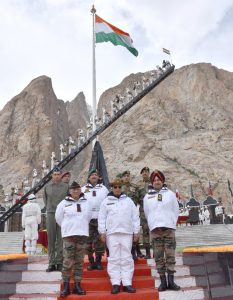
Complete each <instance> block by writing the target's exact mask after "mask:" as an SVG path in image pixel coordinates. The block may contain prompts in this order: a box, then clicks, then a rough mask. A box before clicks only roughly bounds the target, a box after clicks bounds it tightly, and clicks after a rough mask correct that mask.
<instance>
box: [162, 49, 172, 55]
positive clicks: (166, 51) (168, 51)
mask: <svg viewBox="0 0 233 300" xmlns="http://www.w3.org/2000/svg"><path fill="white" fill-rule="evenodd" d="M163 52H164V53H167V54H169V55H170V54H171V53H170V50H167V49H165V48H163Z"/></svg>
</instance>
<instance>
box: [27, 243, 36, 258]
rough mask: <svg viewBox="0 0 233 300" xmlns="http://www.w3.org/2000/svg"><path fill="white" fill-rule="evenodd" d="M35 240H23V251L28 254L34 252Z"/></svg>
mask: <svg viewBox="0 0 233 300" xmlns="http://www.w3.org/2000/svg"><path fill="white" fill-rule="evenodd" d="M36 242H37V241H36V240H25V252H26V253H27V254H28V255H30V254H32V255H34V254H35V253H36Z"/></svg>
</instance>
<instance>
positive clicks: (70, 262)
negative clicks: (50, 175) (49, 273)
mask: <svg viewBox="0 0 233 300" xmlns="http://www.w3.org/2000/svg"><path fill="white" fill-rule="evenodd" d="M69 192H70V195H69V196H67V197H66V198H65V199H64V200H62V201H61V202H60V203H59V204H58V206H57V209H56V213H55V218H56V221H57V223H58V224H59V226H61V232H62V238H63V267H62V279H63V282H64V288H63V290H62V292H61V295H60V296H61V297H65V296H67V295H69V294H70V287H69V283H70V277H71V272H72V269H73V272H74V290H73V293H74V294H78V295H85V294H86V292H85V291H84V290H83V289H82V288H81V286H80V282H81V280H82V274H83V262H84V255H85V252H86V247H87V245H86V243H87V237H88V235H89V221H90V219H91V215H92V211H91V204H90V203H89V202H88V201H87V199H85V198H84V194H83V193H81V187H80V185H79V184H78V183H77V182H75V181H74V182H73V183H72V184H71V185H70V188H69Z"/></svg>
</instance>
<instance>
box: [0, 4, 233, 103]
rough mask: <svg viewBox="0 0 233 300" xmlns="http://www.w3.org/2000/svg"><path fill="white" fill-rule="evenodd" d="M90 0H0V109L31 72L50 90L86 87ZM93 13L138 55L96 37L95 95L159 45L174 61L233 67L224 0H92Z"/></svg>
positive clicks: (148, 61)
mask: <svg viewBox="0 0 233 300" xmlns="http://www.w3.org/2000/svg"><path fill="white" fill-rule="evenodd" d="M92 2H93V1H89V0H86V1H84V0H83V1H81V0H80V1H77V0H1V1H0V36H1V39H0V82H1V86H0V109H1V108H2V107H3V105H4V104H6V102H7V101H9V100H10V99H11V98H12V97H13V96H15V95H16V94H18V93H19V92H20V91H21V90H22V89H23V88H24V87H25V86H26V85H27V84H28V83H29V82H30V81H31V80H32V79H34V78H35V77H37V76H40V75H47V76H49V77H51V78H52V81H53V87H54V91H55V93H56V95H57V97H58V98H60V99H63V100H72V99H73V98H74V97H75V96H76V95H77V94H78V93H79V92H80V91H84V93H85V95H86V97H87V100H88V101H89V102H90V103H91V95H92V91H91V90H92V82H91V80H92V17H91V13H90V9H91V6H92ZM94 3H95V6H96V8H97V13H98V14H99V15H100V16H101V17H102V18H104V19H106V20H107V21H108V22H110V23H112V24H114V25H115V26H117V27H120V28H121V29H123V30H125V31H127V32H129V33H130V34H131V36H132V38H133V40H134V45H135V47H136V48H137V49H138V50H139V56H138V57H137V58H135V57H134V56H133V55H132V54H131V53H130V52H128V51H127V50H126V49H125V48H123V47H120V46H119V47H114V46H113V45H112V44H110V43H103V44H97V46H96V68H97V96H100V94H101V93H102V92H103V91H104V90H106V89H107V88H109V87H111V86H114V85H116V84H118V83H119V82H120V81H121V80H122V79H123V78H124V77H125V76H127V75H128V74H130V73H136V72H141V71H146V70H150V69H153V68H154V67H155V65H157V64H158V63H160V62H161V60H162V59H163V58H164V54H163V53H162V52H161V48H162V47H165V48H168V49H170V50H171V51H172V56H173V62H174V64H175V65H176V67H180V66H182V65H185V64H190V63H193V62H203V61H205V62H211V63H212V64H214V65H216V66H217V67H221V68H225V69H227V70H229V71H233V54H232V51H231V49H232V46H233V38H232V33H231V31H232V25H233V24H232V23H233V21H232V20H233V18H232V12H233V4H232V1H231V0H222V1H212V0H205V1H203V0H173V1H168V0H166V1H164V0H144V1H141V0H134V1H132V0H131V1H130V0H128V1H126V0H118V1H111V0H96V1H94Z"/></svg>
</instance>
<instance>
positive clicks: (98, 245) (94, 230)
mask: <svg viewBox="0 0 233 300" xmlns="http://www.w3.org/2000/svg"><path fill="white" fill-rule="evenodd" d="M99 237H100V235H99V232H98V220H97V219H91V221H90V223H89V237H88V238H87V254H88V255H93V253H94V252H95V254H96V255H104V251H105V244H104V243H103V242H102V241H101V240H100V238H99Z"/></svg>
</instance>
